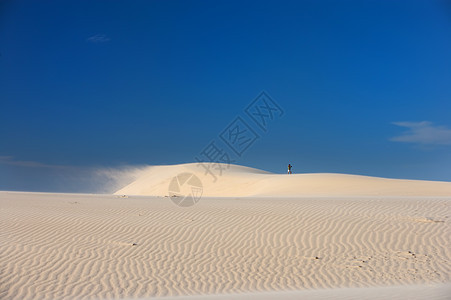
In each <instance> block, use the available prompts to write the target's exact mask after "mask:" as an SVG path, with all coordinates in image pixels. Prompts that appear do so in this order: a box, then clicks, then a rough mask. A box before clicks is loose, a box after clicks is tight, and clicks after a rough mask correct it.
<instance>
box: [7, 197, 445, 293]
mask: <svg viewBox="0 0 451 300" xmlns="http://www.w3.org/2000/svg"><path fill="white" fill-rule="evenodd" d="M30 199H31V200H32V201H31V202H30ZM0 200H1V206H2V210H1V215H0V216H1V218H0V221H1V224H0V225H1V226H2V231H1V234H0V262H1V263H0V264H1V265H0V267H1V268H0V269H1V272H2V273H1V279H0V298H2V299H36V298H39V299H41V298H43V299H57V298H71V299H75V298H87V299H89V298H90V299H94V298H123V297H149V296H171V295H189V294H219V293H236V292H249V291H274V290H298V289H311V288H334V287H349V286H357V287H367V286H375V285H393V284H396V285H399V284H417V283H428V282H449V281H450V280H451V247H450V246H451V245H450V244H449V236H450V233H451V230H450V224H449V221H448V219H447V216H448V214H449V212H450V210H449V205H450V199H444V198H436V199H434V198H428V199H421V198H418V199H402V198H371V199H359V198H335V199H332V198H316V199H314V198H312V199H308V198H305V199H302V200H299V199H297V200H296V199H265V198H263V199H255V198H246V199H240V200H235V199H212V198H204V199H202V201H200V202H199V203H198V204H197V205H196V206H195V207H194V208H192V209H186V208H179V207H177V206H175V205H174V204H173V203H172V202H171V201H170V200H169V199H162V198H133V197H131V198H126V199H122V198H118V197H115V196H103V197H102V196H75V195H69V196H68V195H51V194H49V195H45V194H41V195H32V194H20V193H18V194H6V195H5V194H0ZM134 243H135V244H136V245H133V244H134Z"/></svg>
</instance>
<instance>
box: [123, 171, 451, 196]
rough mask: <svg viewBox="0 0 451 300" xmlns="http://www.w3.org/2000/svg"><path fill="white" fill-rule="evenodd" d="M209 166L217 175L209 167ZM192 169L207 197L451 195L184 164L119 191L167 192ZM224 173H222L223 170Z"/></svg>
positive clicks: (432, 184)
mask: <svg viewBox="0 0 451 300" xmlns="http://www.w3.org/2000/svg"><path fill="white" fill-rule="evenodd" d="M207 169H209V170H211V172H212V173H213V174H215V176H216V178H214V177H213V176H212V175H211V174H210V173H207V172H206V170H207ZM182 173H191V174H194V175H195V176H197V177H198V178H199V179H200V181H201V182H202V186H203V196H206V197H248V196H276V197H280V196H291V197H293V196H351V195H354V196H451V182H437V181H424V180H400V179H387V178H378V177H369V176H360V175H345V174H323V173H317V174H292V175H286V174H272V173H269V172H265V171H261V170H257V169H253V168H248V167H243V166H237V165H225V164H216V165H209V164H208V163H203V164H197V163H194V164H182V165H170V166H151V167H148V168H145V169H143V170H140V171H139V172H137V174H136V180H135V181H134V182H132V183H130V184H129V185H127V186H126V187H123V188H121V189H120V190H118V191H117V192H116V194H126V195H147V196H164V195H168V194H169V193H168V186H169V184H170V182H171V180H172V179H173V178H174V176H177V175H178V174H182ZM220 173H222V175H220V176H219V174H220Z"/></svg>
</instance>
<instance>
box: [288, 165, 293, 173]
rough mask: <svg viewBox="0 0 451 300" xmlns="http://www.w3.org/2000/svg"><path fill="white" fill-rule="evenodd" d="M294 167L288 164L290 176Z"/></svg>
mask: <svg viewBox="0 0 451 300" xmlns="http://www.w3.org/2000/svg"><path fill="white" fill-rule="evenodd" d="M292 167H293V166H292V165H290V164H288V174H291V168H292Z"/></svg>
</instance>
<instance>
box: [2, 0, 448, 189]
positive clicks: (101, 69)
mask: <svg viewBox="0 0 451 300" xmlns="http://www.w3.org/2000/svg"><path fill="white" fill-rule="evenodd" d="M0 55H1V56H0V103H1V109H0V190H45V191H90V190H92V189H93V187H92V186H91V187H90V186H89V185H87V186H86V185H85V186H83V187H81V186H82V185H80V184H79V183H80V182H82V181H89V180H88V179H86V178H88V177H89V176H88V175H87V174H88V173H89V172H90V170H91V171H92V170H93V169H97V168H105V167H117V166H122V165H142V164H149V165H154V164H176V163H187V162H194V157H195V156H197V155H198V154H199V152H200V151H201V150H202V149H203V148H204V147H205V146H206V145H207V144H208V143H209V142H210V141H212V140H219V139H218V136H219V134H220V133H221V132H222V131H223V130H224V128H225V127H226V126H227V125H228V124H229V123H230V122H231V121H232V120H233V119H234V118H235V117H236V116H238V115H240V116H243V118H244V117H245V116H246V115H245V113H244V108H245V107H246V106H247V105H248V104H249V103H250V102H251V101H252V100H253V99H254V98H255V97H256V96H257V95H258V94H259V93H260V92H261V91H263V90H264V91H267V92H268V93H269V95H271V96H272V97H273V99H274V100H276V101H277V103H278V104H279V105H280V106H281V107H282V108H283V110H284V112H285V114H284V115H283V116H282V117H281V118H278V119H276V120H274V121H273V122H271V124H270V125H269V126H268V128H269V129H268V132H267V133H262V132H261V131H258V128H257V129H256V132H257V133H258V134H259V135H260V139H259V140H257V141H256V142H255V143H254V144H253V145H252V146H251V147H250V148H249V149H248V150H247V151H246V152H245V153H244V154H243V156H242V157H241V158H239V159H237V163H238V164H241V165H247V166H252V167H256V168H260V169H265V170H269V171H272V172H279V173H283V172H285V171H286V165H287V164H288V163H291V164H292V165H293V166H294V167H293V170H294V171H295V172H297V173H299V172H339V173H351V174H363V175H372V176H382V177H391V178H408V179H430V180H446V181H451V4H449V2H447V1H365V0H363V1H94V0H91V1H9V2H8V1H6V2H5V1H2V2H1V4H0ZM218 144H219V145H220V146H223V147H224V148H225V147H226V146H225V145H223V144H222V145H221V144H220V143H218ZM60 166H64V167H60ZM64 178H65V179H64ZM63 179H64V180H63ZM77 186H78V187H77Z"/></svg>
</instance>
